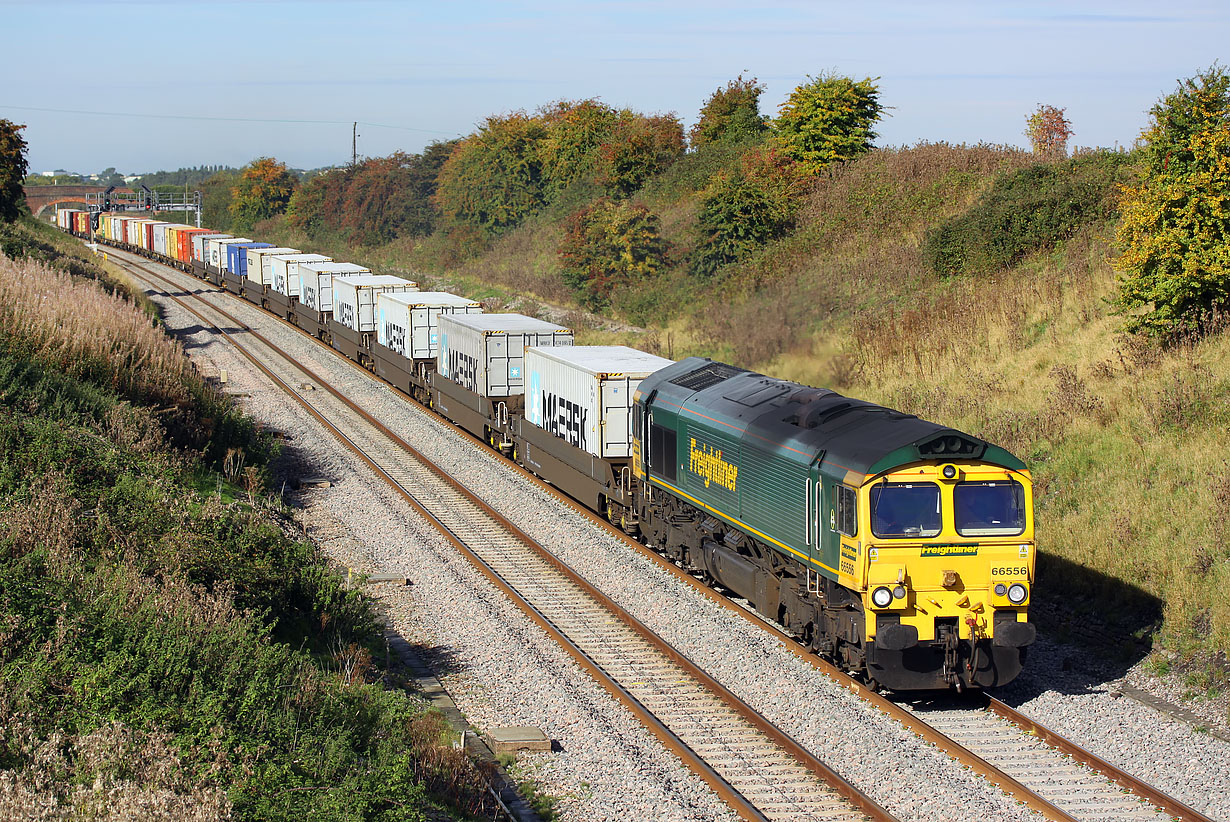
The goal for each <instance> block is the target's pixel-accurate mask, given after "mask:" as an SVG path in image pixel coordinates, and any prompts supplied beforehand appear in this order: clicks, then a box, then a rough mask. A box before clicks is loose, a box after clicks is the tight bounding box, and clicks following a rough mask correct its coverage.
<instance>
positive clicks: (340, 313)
mask: <svg viewBox="0 0 1230 822" xmlns="http://www.w3.org/2000/svg"><path fill="white" fill-rule="evenodd" d="M418 290H419V284H418V283H414V282H410V281H409V280H403V279H402V278H401V277H394V276H393V275H392V274H359V275H357V276H352V277H334V278H333V319H335V320H337V322H339V323H340V324H342V325H344V326H346V327H347V328H349V329H350V330H351V331H363V332H372V331H375V330H376V296H377V295H378V294H382V293H386V292H390V293H394V294H396V293H404V292H406V291H418Z"/></svg>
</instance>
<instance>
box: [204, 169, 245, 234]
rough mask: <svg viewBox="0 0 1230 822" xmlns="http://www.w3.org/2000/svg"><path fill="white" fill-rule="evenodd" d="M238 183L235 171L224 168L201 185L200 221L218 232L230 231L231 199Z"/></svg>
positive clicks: (237, 174)
mask: <svg viewBox="0 0 1230 822" xmlns="http://www.w3.org/2000/svg"><path fill="white" fill-rule="evenodd" d="M238 182H239V171H238V170H237V169H231V168H225V169H222V170H220V171H218V172H216V173H214V175H213V176H211V177H209V178H208V179H207V180H205V181H204V182H202V183H201V221H202V222H204V223H205V225H207V226H209V227H211V228H216V229H217V230H219V231H230V230H231V229H232V217H231V197H232V194H231V192H233V191H234V190H235V185H236V183H238Z"/></svg>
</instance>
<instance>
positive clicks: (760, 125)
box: [689, 74, 769, 148]
mask: <svg viewBox="0 0 1230 822" xmlns="http://www.w3.org/2000/svg"><path fill="white" fill-rule="evenodd" d="M764 90H765V85H764V84H763V83H760V82H758V81H757V80H756V78H755V77H753V78H751V79H750V80H744V79H743V75H742V74H740V75H739V76H738V77H736V78H735V79H734V80H731V81H730V82H729V83H727V84H726V87H725V88H719V89H718V90H717V91H715V92H713V94H712V95H710V97H709V99H708V100H706V101H705V105H704V107H703V108H701V110H700V117H699V118H698V119H697V121H696V125H694V126H692V130H691V131H690V132H689V136H690V137H691V139H692V147H693V148H700V147H701V146H704V145H708V144H710V143H716V142H718V141H720V140H726V141H734V142H743V141H746V140H756V139H759V138H760V137H761V136H763V135H764V134H765V133H766V132H768V130H769V126H768V123H767V122H766V120H767V118H765V117H764V116H763V115H762V114H761V113H760V95H762V94H764Z"/></svg>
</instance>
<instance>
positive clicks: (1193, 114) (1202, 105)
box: [1116, 66, 1230, 339]
mask: <svg viewBox="0 0 1230 822" xmlns="http://www.w3.org/2000/svg"><path fill="white" fill-rule="evenodd" d="M1151 114H1152V120H1153V122H1152V125H1151V126H1150V127H1149V129H1148V130H1147V131H1146V132H1145V133H1144V135H1143V137H1144V140H1145V147H1144V149H1143V150H1142V152H1141V153H1142V155H1143V158H1144V166H1145V178H1144V180H1143V181H1142V182H1141V183H1140V184H1139V185H1137V186H1133V187H1130V188H1128V189H1127V190H1126V191H1125V193H1124V203H1123V220H1122V222H1121V223H1120V226H1119V234H1118V237H1117V240H1118V244H1119V247H1120V248H1121V249H1122V254H1121V256H1120V257H1119V260H1118V262H1117V263H1116V267H1117V268H1118V269H1119V271H1120V273H1121V277H1120V281H1119V293H1118V296H1117V302H1118V306H1119V309H1120V310H1121V311H1122V312H1124V313H1125V314H1126V315H1127V322H1126V327H1127V330H1128V331H1131V332H1140V333H1147V334H1151V335H1153V336H1156V337H1160V338H1166V339H1173V338H1175V337H1178V336H1181V335H1182V334H1184V333H1185V332H1189V331H1194V332H1197V333H1201V332H1203V331H1205V330H1207V329H1208V326H1209V320H1210V319H1215V318H1216V316H1217V315H1218V314H1224V313H1225V312H1226V311H1227V310H1230V248H1228V247H1227V245H1226V237H1227V235H1230V167H1228V165H1227V162H1226V157H1227V156H1230V128H1228V127H1227V123H1228V122H1230V75H1228V74H1227V73H1226V71H1225V69H1223V68H1221V67H1220V66H1214V67H1212V68H1210V69H1209V70H1208V71H1206V72H1204V73H1203V74H1200V75H1198V76H1196V77H1194V78H1191V79H1188V80H1185V81H1183V82H1182V83H1180V84H1179V88H1178V89H1177V90H1176V91H1175V92H1174V93H1173V94H1171V95H1169V96H1168V97H1166V98H1165V99H1163V100H1162V101H1160V102H1159V103H1158V104H1157V105H1155V106H1154V107H1153V110H1152V112H1151Z"/></svg>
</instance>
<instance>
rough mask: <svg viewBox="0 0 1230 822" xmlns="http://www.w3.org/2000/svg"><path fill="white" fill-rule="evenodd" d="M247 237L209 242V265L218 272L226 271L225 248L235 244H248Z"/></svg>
mask: <svg viewBox="0 0 1230 822" xmlns="http://www.w3.org/2000/svg"><path fill="white" fill-rule="evenodd" d="M250 242H252V240H249V239H248V238H247V237H231V238H229V239H225V240H210V241H209V264H210V265H212V266H213V267H214V268H216V269H219V270H220V271H226V270H227V265H228V262H227V259H226V247H227V246H228V245H233V244H235V243H250Z"/></svg>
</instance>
